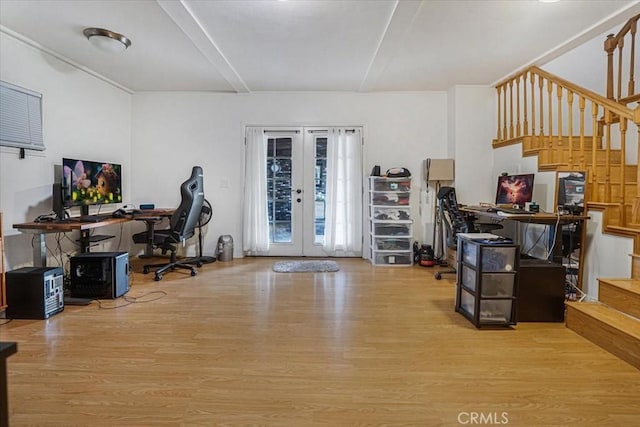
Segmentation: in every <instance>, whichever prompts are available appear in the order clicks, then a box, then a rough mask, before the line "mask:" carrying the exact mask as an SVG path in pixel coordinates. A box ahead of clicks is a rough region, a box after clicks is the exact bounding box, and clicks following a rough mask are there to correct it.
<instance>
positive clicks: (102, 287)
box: [70, 252, 129, 299]
mask: <svg viewBox="0 0 640 427" xmlns="http://www.w3.org/2000/svg"><path fill="white" fill-rule="evenodd" d="M70 271H71V281H70V282H71V283H70V291H71V292H70V293H71V296H72V297H74V298H95V299H114V298H118V297H120V296H122V295H124V294H126V293H127V292H128V291H129V254H128V253H127V252H91V253H86V254H81V255H77V256H74V257H71V267H70Z"/></svg>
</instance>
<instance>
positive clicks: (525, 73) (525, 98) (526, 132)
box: [522, 71, 533, 135]
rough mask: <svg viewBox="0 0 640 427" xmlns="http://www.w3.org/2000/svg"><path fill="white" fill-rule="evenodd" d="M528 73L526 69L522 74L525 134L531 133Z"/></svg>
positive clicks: (523, 125)
mask: <svg viewBox="0 0 640 427" xmlns="http://www.w3.org/2000/svg"><path fill="white" fill-rule="evenodd" d="M527 75H528V73H527V72H526V71H525V72H524V74H523V75H522V95H523V96H524V101H523V102H522V109H523V110H524V121H523V123H522V127H523V128H524V135H530V133H529V120H528V119H527ZM532 133H533V132H532Z"/></svg>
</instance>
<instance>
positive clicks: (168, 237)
mask: <svg viewBox="0 0 640 427" xmlns="http://www.w3.org/2000/svg"><path fill="white" fill-rule="evenodd" d="M180 196H181V201H180V205H179V206H178V208H177V209H176V210H175V212H174V213H173V215H171V218H170V220H169V228H168V229H163V230H153V244H154V246H155V247H157V248H160V249H162V250H163V251H165V252H166V251H169V252H170V253H171V260H170V261H169V262H168V263H163V264H148V265H145V266H143V270H142V272H143V273H144V274H147V273H149V271H150V270H151V269H152V268H156V267H157V269H156V270H155V277H154V280H156V281H157V280H162V274H163V273H164V272H166V271H173V270H175V269H176V268H182V269H187V270H191V275H192V276H195V275H196V274H198V271H197V270H196V269H195V268H194V267H193V265H191V264H195V265H197V266H198V267H200V266H202V262H201V261H200V260H198V259H195V260H187V261H184V262H179V261H177V257H176V251H177V249H178V248H177V245H178V244H179V243H180V242H182V241H183V240H185V239H189V238H190V237H192V236H193V235H194V234H195V228H196V225H197V223H198V219H199V218H200V212H201V210H202V206H203V203H204V190H203V176H202V168H201V167H200V166H194V167H193V169H192V170H191V176H190V177H189V179H187V180H186V181H185V182H183V183H182V185H181V186H180ZM148 238H149V234H148V232H146V231H145V232H142V233H137V234H134V235H133V241H134V242H135V243H140V244H146V243H147V241H148Z"/></svg>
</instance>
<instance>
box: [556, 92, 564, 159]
mask: <svg viewBox="0 0 640 427" xmlns="http://www.w3.org/2000/svg"><path fill="white" fill-rule="evenodd" d="M556 89H557V91H556V95H557V96H558V113H557V116H558V124H557V125H558V144H557V150H558V152H559V153H560V162H562V163H564V158H563V157H564V154H563V151H562V145H563V140H562V134H563V132H564V128H563V127H562V92H563V88H562V87H561V86H560V85H559V84H557V85H556Z"/></svg>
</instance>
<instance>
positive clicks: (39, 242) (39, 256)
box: [33, 233, 47, 267]
mask: <svg viewBox="0 0 640 427" xmlns="http://www.w3.org/2000/svg"><path fill="white" fill-rule="evenodd" d="M36 236H37V238H36V239H34V240H35V241H34V243H33V265H34V266H35V267H46V266H47V236H46V234H45V233H37V234H36Z"/></svg>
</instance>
